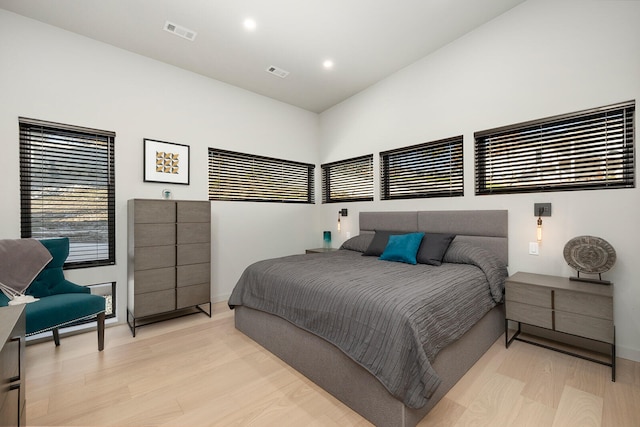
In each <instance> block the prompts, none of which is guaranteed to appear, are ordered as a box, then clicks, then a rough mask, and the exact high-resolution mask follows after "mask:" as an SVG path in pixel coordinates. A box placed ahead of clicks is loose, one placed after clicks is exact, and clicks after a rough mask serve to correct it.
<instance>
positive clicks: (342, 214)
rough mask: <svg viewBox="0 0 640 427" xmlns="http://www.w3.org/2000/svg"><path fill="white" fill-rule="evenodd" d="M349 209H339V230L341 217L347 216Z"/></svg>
mask: <svg viewBox="0 0 640 427" xmlns="http://www.w3.org/2000/svg"><path fill="white" fill-rule="evenodd" d="M347 214H348V211H347V210H346V209H340V210H339V211H338V231H340V217H343V216H347Z"/></svg>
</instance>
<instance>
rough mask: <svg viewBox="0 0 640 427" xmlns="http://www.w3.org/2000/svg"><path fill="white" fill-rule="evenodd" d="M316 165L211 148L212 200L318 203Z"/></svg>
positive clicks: (210, 181)
mask: <svg viewBox="0 0 640 427" xmlns="http://www.w3.org/2000/svg"><path fill="white" fill-rule="evenodd" d="M314 169H315V165H312V164H308V163H301V162H294V161H289V160H281V159H275V158H270V157H263V156H256V155H253V154H244V153H237V152H233V151H227V150H219V149H214V148H209V200H229V201H245V202H283V203H315V195H314V194H315V191H314V186H315V185H314V177H313V171H314Z"/></svg>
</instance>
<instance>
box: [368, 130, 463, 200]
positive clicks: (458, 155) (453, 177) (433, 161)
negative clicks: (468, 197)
mask: <svg viewBox="0 0 640 427" xmlns="http://www.w3.org/2000/svg"><path fill="white" fill-rule="evenodd" d="M462 140H463V138H462V136H456V137H453V138H447V139H443V140H439V141H434V142H428V143H424V144H419V145H414V146H411V147H405V148H400V149H396V150H391V151H385V152H382V153H380V167H381V180H380V181H381V182H380V187H381V188H380V189H381V198H382V200H392V199H408V198H425V197H455V196H462V195H464V164H463V147H462Z"/></svg>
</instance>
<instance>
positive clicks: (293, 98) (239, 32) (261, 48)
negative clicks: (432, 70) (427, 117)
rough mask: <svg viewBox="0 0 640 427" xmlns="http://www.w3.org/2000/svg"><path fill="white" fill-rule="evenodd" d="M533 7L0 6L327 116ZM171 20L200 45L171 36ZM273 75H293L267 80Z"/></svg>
mask: <svg viewBox="0 0 640 427" xmlns="http://www.w3.org/2000/svg"><path fill="white" fill-rule="evenodd" d="M523 1H524V0H0V8H3V9H6V10H9V11H12V12H15V13H18V14H20V15H24V16H27V17H30V18H33V19H37V20H39V21H42V22H45V23H48V24H51V25H55V26H57V27H60V28H64V29H66V30H69V31H72V32H74V33H78V34H81V35H84V36H87V37H90V38H92V39H95V40H99V41H102V42H104V43H108V44H110V45H113V46H117V47H119V48H122V49H126V50H128V51H131V52H135V53H138V54H140V55H144V56H147V57H150V58H154V59H157V60H159V61H162V62H166V63H168V64H172V65H175V66H177V67H180V68H184V69H186V70H190V71H193V72H195V73H198V74H202V75H204V76H207V77H211V78H213V79H216V80H220V81H223V82H226V83H229V84H232V85H234V86H238V87H241V88H244V89H247V90H250V91H252V92H256V93H259V94H262V95H265V96H268V97H271V98H274V99H277V100H280V101H283V102H286V103H288V104H292V105H295V106H298V107H301V108H304V109H306V110H310V111H314V112H322V111H324V110H326V109H327V108H330V107H331V106H333V105H335V104H337V103H339V102H341V101H343V100H344V99H346V98H348V97H350V96H352V95H354V94H355V93H357V92H359V91H361V90H363V89H365V88H367V87H368V86H370V85H372V84H374V83H376V82H377V81H380V80H381V79H383V78H385V77H387V76H389V75H390V74H392V73H394V72H395V71H398V70H400V69H401V68H403V67H405V66H407V65H409V64H411V63H413V62H415V61H416V60H418V59H420V58H422V57H424V56H426V55H428V54H430V53H431V52H434V51H435V50H437V49H438V48H440V47H442V46H444V45H446V44H447V43H450V42H451V41H453V40H455V39H457V38H459V37H461V36H462V35H464V34H466V33H468V32H469V31H471V30H473V29H474V28H477V27H478V26H480V25H482V24H484V23H485V22H488V21H489V20H491V19H493V18H495V17H496V16H498V15H500V14H502V13H504V12H506V11H507V10H509V9H511V8H512V7H514V6H516V5H518V4H519V3H522V2H523ZM247 17H251V18H253V19H255V21H256V23H257V28H256V29H255V31H253V32H249V31H247V30H245V28H244V26H243V21H244V20H245V18H247ZM167 20H168V21H171V22H173V23H174V24H177V25H180V26H183V27H186V28H189V29H191V30H194V31H195V32H196V33H197V36H196V38H195V40H194V41H193V42H191V41H188V40H185V39H183V38H180V37H177V36H175V35H173V34H170V33H168V32H166V31H164V30H163V27H164V24H165V22H166V21H167ZM326 59H331V60H333V62H334V64H335V65H334V67H333V69H330V70H327V69H324V68H323V66H322V64H323V61H325V60H326ZM272 65H274V66H276V67H279V68H282V69H284V70H286V71H289V72H290V74H289V75H288V77H286V78H284V79H281V78H278V77H276V76H273V75H271V74H269V73H267V72H266V71H265V70H266V68H267V67H269V66H272Z"/></svg>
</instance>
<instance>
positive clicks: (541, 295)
mask: <svg viewBox="0 0 640 427" xmlns="http://www.w3.org/2000/svg"><path fill="white" fill-rule="evenodd" d="M505 299H506V300H507V301H518V302H521V303H525V304H527V305H535V306H538V307H545V308H551V289H548V288H543V287H538V286H531V285H524V284H522V283H515V282H508V283H507V286H506V291H505Z"/></svg>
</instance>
